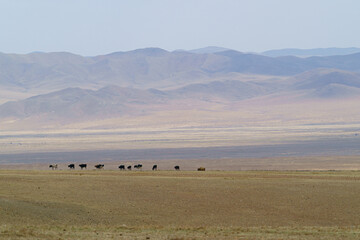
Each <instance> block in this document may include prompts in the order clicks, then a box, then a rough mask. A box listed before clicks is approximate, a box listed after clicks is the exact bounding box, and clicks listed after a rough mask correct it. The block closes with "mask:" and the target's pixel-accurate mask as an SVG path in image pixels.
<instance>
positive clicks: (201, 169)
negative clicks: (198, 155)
mask: <svg viewBox="0 0 360 240" xmlns="http://www.w3.org/2000/svg"><path fill="white" fill-rule="evenodd" d="M197 170H198V171H205V168H204V167H199V168H198V169H197Z"/></svg>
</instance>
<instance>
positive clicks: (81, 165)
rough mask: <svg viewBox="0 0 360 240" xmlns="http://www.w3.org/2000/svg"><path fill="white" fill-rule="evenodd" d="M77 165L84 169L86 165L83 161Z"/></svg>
mask: <svg viewBox="0 0 360 240" xmlns="http://www.w3.org/2000/svg"><path fill="white" fill-rule="evenodd" d="M79 167H80V168H81V169H83V168H85V169H86V167H87V164H84V163H82V164H79Z"/></svg>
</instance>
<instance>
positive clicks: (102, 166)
mask: <svg viewBox="0 0 360 240" xmlns="http://www.w3.org/2000/svg"><path fill="white" fill-rule="evenodd" d="M104 166H105V165H104V164H96V165H95V166H94V167H95V169H103V168H104ZM67 167H68V168H69V169H75V164H74V163H72V164H69V165H68V166H67ZM79 167H80V169H81V170H82V169H84V168H85V169H87V164H86V163H82V164H79ZM142 167H143V165H142V164H135V165H134V169H138V170H141V169H142ZM49 168H51V169H52V170H56V169H57V168H58V165H57V164H51V165H49ZM119 169H120V170H126V169H127V170H129V171H130V170H131V169H132V166H131V165H129V166H125V165H120V166H119ZM174 169H175V170H176V171H180V166H178V165H176V166H174ZM152 170H153V171H156V170H158V166H157V164H155V165H153V167H152ZM197 170H198V171H205V168H204V167H199V168H198V169H197Z"/></svg>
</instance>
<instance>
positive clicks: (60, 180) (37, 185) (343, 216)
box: [0, 170, 360, 239]
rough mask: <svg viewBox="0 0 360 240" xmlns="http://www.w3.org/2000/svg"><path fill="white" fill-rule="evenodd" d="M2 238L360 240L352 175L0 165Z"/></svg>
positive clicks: (358, 183) (358, 182) (359, 204)
mask: <svg viewBox="0 0 360 240" xmlns="http://www.w3.org/2000/svg"><path fill="white" fill-rule="evenodd" d="M0 182H1V187H0V239H359V238H360V218H359V216H360V201H359V199H360V172H359V171H282V172H280V171H239V172H231V171H226V172H224V171H209V172H208V171H206V172H195V171H178V172H176V171H155V172H152V171H132V172H130V171H125V172H120V171H113V170H100V171H95V170H86V171H77V170H76V171H70V170H57V171H49V170H47V171H44V170H26V171H25V170H0Z"/></svg>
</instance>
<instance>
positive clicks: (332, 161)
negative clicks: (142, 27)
mask: <svg viewBox="0 0 360 240" xmlns="http://www.w3.org/2000/svg"><path fill="white" fill-rule="evenodd" d="M1 56H2V58H3V60H4V61H3V63H4V64H5V65H2V66H3V67H2V68H1V69H2V71H3V72H2V75H1V76H2V89H1V91H0V93H1V94H0V95H1V96H0V102H1V103H4V104H2V105H1V106H0V150H1V152H0V183H1V187H0V238H1V239H359V238H360V227H359V226H360V223H359V217H358V216H359V212H360V204H359V203H358V198H359V193H360V191H359V190H360V189H358V188H359V187H360V185H359V180H360V172H359V168H360V148H359V145H360V144H359V143H360V136H359V134H360V121H359V119H360V111H358V108H359V101H360V99H359V93H360V82H359V81H360V75H359V74H358V72H359V69H360V66H359V65H358V62H359V61H358V59H359V58H360V55H359V54H353V55H348V56H332V57H327V58H316V57H315V58H296V57H280V58H268V57H265V56H260V55H254V54H243V53H239V52H235V51H228V52H223V53H219V54H192V53H186V52H167V51H164V50H161V49H140V50H135V51H131V52H127V53H113V54H109V55H104V56H96V57H81V56H77V55H74V54H69V53H49V54H47V53H33V54H28V55H6V54H2V55H1ZM6 64H8V65H6ZM10 65H11V66H13V67H11V68H10V67H7V66H10ZM39 73H41V74H39ZM111 84H116V85H117V86H118V87H117V86H110V87H109V86H108V85H111ZM74 87H78V88H74ZM135 88H136V89H135ZM89 89H92V90H89ZM39 94H40V95H39ZM28 97H30V98H28ZM10 100H15V101H16V102H10V103H9V102H7V101H10ZM6 102H7V103H6ZM55 163H56V164H58V165H59V168H58V170H54V171H52V170H50V169H49V164H55ZM70 163H75V164H76V165H77V164H79V163H88V164H89V167H88V169H87V170H82V171H81V170H79V169H78V167H77V166H76V169H75V170H69V169H68V168H67V165H68V164H70ZM97 163H102V164H105V169H103V170H95V169H94V167H93V166H94V165H95V164H97ZM136 163H142V164H143V165H144V167H143V169H142V170H136V171H120V170H119V169H118V166H119V165H120V164H125V165H134V164H136ZM153 164H157V165H158V171H151V167H152V165H153ZM175 165H179V166H180V168H181V170H180V171H175V170H174V166H175ZM200 166H201V167H205V168H206V171H205V172H197V171H195V170H196V169H197V168H198V167H200Z"/></svg>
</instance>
